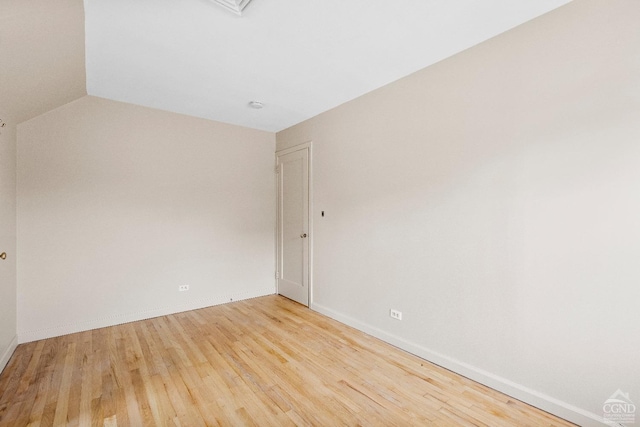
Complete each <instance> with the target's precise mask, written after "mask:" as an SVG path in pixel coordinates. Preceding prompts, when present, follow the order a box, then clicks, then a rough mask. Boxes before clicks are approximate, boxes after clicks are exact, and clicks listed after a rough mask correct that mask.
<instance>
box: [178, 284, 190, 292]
mask: <svg viewBox="0 0 640 427" xmlns="http://www.w3.org/2000/svg"><path fill="white" fill-rule="evenodd" d="M178 290H179V291H180V292H183V291H188V290H189V285H180V286H178Z"/></svg>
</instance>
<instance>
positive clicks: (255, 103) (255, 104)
mask: <svg viewBox="0 0 640 427" xmlns="http://www.w3.org/2000/svg"><path fill="white" fill-rule="evenodd" d="M249 107H251V108H253V109H256V110H259V109H261V108H263V107H264V104H263V103H262V102H260V101H249Z"/></svg>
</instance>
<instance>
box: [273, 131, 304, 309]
mask: <svg viewBox="0 0 640 427" xmlns="http://www.w3.org/2000/svg"><path fill="white" fill-rule="evenodd" d="M312 146H313V144H312V141H309V142H305V143H302V144H298V145H295V146H293V147H289V148H285V149H284V150H280V151H276V174H277V176H276V239H275V240H276V248H275V249H276V294H277V293H278V278H279V277H280V276H279V274H281V271H280V261H281V260H280V247H279V245H280V233H281V226H282V217H281V215H282V212H280V176H279V175H280V162H279V157H280V156H284V155H286V154H290V153H293V152H295V151H299V150H305V149H306V150H307V163H308V169H307V170H308V174H309V180H308V185H309V188H308V195H309V209H308V219H307V220H308V224H309V231H307V234H308V244H309V251H308V252H307V253H308V257H309V259H308V260H307V263H308V266H309V269H308V272H307V274H308V277H307V283H308V284H309V289H308V291H309V304H308V307H311V304H312V303H313V162H312V159H313V149H312Z"/></svg>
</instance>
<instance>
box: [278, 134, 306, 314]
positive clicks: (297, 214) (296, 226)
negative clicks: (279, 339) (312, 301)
mask: <svg viewBox="0 0 640 427" xmlns="http://www.w3.org/2000/svg"><path fill="white" fill-rule="evenodd" d="M277 167H278V271H277V272H276V278H277V284H278V293H279V294H280V295H283V296H285V297H287V298H290V299H292V300H294V301H297V302H299V303H300V304H304V305H306V306H308V305H309V246H310V245H309V242H310V238H309V148H308V147H304V148H301V149H298V150H295V151H288V152H284V153H282V154H280V153H279V154H278V155H277Z"/></svg>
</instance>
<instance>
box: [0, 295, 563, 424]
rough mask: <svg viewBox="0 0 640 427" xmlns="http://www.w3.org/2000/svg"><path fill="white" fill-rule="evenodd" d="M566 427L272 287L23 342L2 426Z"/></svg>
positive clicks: (1, 392) (2, 402)
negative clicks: (268, 291)
mask: <svg viewBox="0 0 640 427" xmlns="http://www.w3.org/2000/svg"><path fill="white" fill-rule="evenodd" d="M229 425H232V426H243V425H244V426H251V425H256V426H269V425H273V426H330V425H350V426H356V425H367V426H393V425H397V426H404V425H434V426H439V425H441V426H450V425H463V426H484V425H487V426H539V425H545V426H557V427H559V426H570V425H572V424H570V423H568V422H566V421H564V420H561V419H559V418H556V417H554V416H552V415H550V414H547V413H545V412H543V411H540V410H538V409H536V408H533V407H531V406H528V405H526V404H524V403H522V402H519V401H517V400H515V399H513V398H511V397H509V396H506V395H504V394H501V393H499V392H497V391H495V390H492V389H490V388H488V387H485V386H483V385H481V384H478V383H475V382H473V381H471V380H469V379H467V378H464V377H461V376H459V375H456V374H454V373H452V372H450V371H448V370H446V369H444V368H441V367H439V366H435V365H433V364H431V363H429V362H426V361H425V360H423V359H420V358H418V357H416V356H413V355H411V354H409V353H406V352H403V351H401V350H399V349H397V348H395V347H393V346H391V345H388V344H386V343H384V342H381V341H380V340H378V339H376V338H374V337H371V336H369V335H366V334H364V333H361V332H359V331H356V330H354V329H352V328H349V327H347V326H345V325H342V324H340V323H338V322H336V321H334V320H332V319H329V318H327V317H324V316H322V315H320V314H318V313H315V312H313V311H311V310H309V309H307V308H306V307H303V306H301V305H299V304H297V303H294V302H292V301H290V300H288V299H286V298H283V297H279V296H275V295H274V296H268V297H262V298H256V299H252V300H247V301H239V302H234V303H230V304H225V305H220V306H215V307H209V308H205V309H201V310H195V311H191V312H185V313H179V314H175V315H170V316H162V317H158V318H154V319H149V320H144V321H140V322H134V323H129V324H124V325H119V326H113V327H110V328H103V329H97V330H93V331H88V332H82V333H79V334H72V335H67V336H64V337H58V338H52V339H48V340H42V341H38V342H34V343H29V344H24V345H20V346H18V349H17V350H16V352H15V354H14V356H13V357H12V358H11V360H10V361H9V363H8V365H7V367H6V368H5V370H4V371H3V372H2V374H1V375H0V427H9V426H11V427H24V426H33V427H36V426H47V427H48V426H81V427H84V426H120V427H123V426H134V427H137V426H229Z"/></svg>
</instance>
